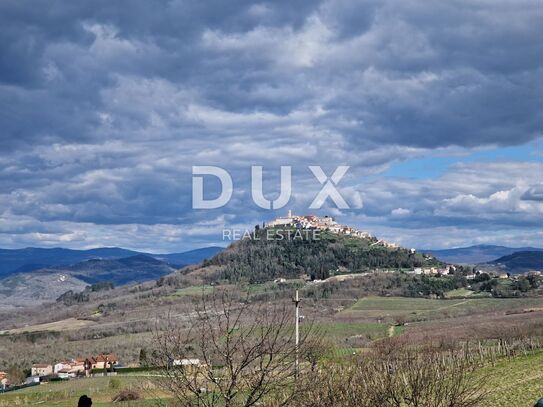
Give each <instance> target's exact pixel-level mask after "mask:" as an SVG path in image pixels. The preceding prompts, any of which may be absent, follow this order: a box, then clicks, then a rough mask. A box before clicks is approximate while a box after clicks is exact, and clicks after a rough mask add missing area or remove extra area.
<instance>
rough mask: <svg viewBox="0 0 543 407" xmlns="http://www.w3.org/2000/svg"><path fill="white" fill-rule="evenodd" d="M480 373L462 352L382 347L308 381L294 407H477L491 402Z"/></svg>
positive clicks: (322, 372)
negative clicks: (485, 401) (485, 400)
mask: <svg viewBox="0 0 543 407" xmlns="http://www.w3.org/2000/svg"><path fill="white" fill-rule="evenodd" d="M476 367H477V365H476V364H475V363H474V362H472V360H471V359H470V358H468V357H467V356H466V354H465V353H462V352H448V353H447V352H445V353H443V352H438V351H436V350H432V349H429V348H422V349H421V348H410V347H406V346H399V347H396V348H394V349H384V346H382V347H381V348H380V349H377V350H374V351H373V352H371V353H370V354H367V355H364V356H363V357H360V358H356V359H352V360H350V361H349V363H344V364H331V365H329V366H326V369H325V370H323V371H320V372H315V373H313V374H309V375H307V376H305V378H304V379H305V380H306V381H307V382H308V383H307V386H304V389H305V391H304V392H303V393H301V394H300V395H299V397H298V398H296V399H295V403H293V404H292V405H293V406H300V407H301V406H304V407H328V406H330V407H332V406H333V407H350V406H359V407H370V406H382V407H387V406H390V407H393V406H395V407H399V406H412V407H427V406H432V407H475V406H479V405H481V404H482V403H483V401H484V399H485V397H486V391H485V390H484V389H485V382H486V381H485V378H484V377H482V376H481V375H478V374H475V373H474V371H475V369H476Z"/></svg>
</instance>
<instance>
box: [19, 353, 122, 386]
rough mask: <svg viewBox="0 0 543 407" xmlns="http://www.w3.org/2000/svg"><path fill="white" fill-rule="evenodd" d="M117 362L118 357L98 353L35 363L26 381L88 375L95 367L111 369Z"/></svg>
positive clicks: (32, 381) (33, 381) (34, 381)
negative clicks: (53, 361)
mask: <svg viewBox="0 0 543 407" xmlns="http://www.w3.org/2000/svg"><path fill="white" fill-rule="evenodd" d="M118 364H119V358H118V357H117V356H115V355H112V354H100V355H98V356H89V357H84V358H77V359H69V360H65V361H61V362H57V363H55V364H54V365H52V364H47V363H37V364H33V365H32V369H31V373H30V377H28V378H27V379H26V382H27V383H39V382H40V381H42V379H43V378H50V377H58V378H60V379H69V378H74V377H77V376H83V375H85V376H89V375H90V374H91V372H92V371H93V370H95V369H108V370H109V369H111V370H112V369H113V367H115V366H117V365H118Z"/></svg>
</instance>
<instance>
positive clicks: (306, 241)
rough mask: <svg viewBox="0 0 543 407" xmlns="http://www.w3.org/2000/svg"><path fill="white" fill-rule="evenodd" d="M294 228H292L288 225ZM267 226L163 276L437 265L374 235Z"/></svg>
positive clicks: (251, 276)
mask: <svg viewBox="0 0 543 407" xmlns="http://www.w3.org/2000/svg"><path fill="white" fill-rule="evenodd" d="M293 230H295V229H293ZM267 232H268V229H260V230H255V232H254V233H255V235H254V237H255V238H253V239H242V240H239V241H236V242H234V243H232V244H231V245H230V246H229V247H228V248H227V249H226V250H224V251H222V252H220V253H218V254H216V255H215V256H213V257H211V258H210V259H208V260H205V261H204V262H203V263H202V267H199V268H189V269H184V270H181V272H179V273H176V275H174V276H169V277H168V278H167V279H166V280H167V282H170V283H172V284H175V280H176V279H178V280H179V279H181V280H182V279H183V276H186V275H190V276H192V277H194V278H198V279H203V280H204V281H206V282H218V281H229V282H239V281H247V282H250V283H260V282H264V281H269V280H274V279H276V278H298V277H300V276H301V275H307V276H308V277H309V278H311V279H317V280H319V279H326V278H328V277H330V276H333V275H337V274H348V273H363V272H367V271H371V270H375V269H405V268H413V267H432V266H439V265H442V263H441V262H439V261H438V260H436V259H435V258H433V257H431V256H425V255H424V254H420V253H412V252H411V251H410V250H408V249H404V248H399V247H398V248H393V247H385V246H383V245H380V244H379V240H378V239H376V238H375V237H354V236H349V235H344V234H336V233H332V232H322V233H321V234H320V238H319V239H318V240H315V239H311V238H307V237H303V238H301V239H277V240H273V239H272V240H270V239H268V238H267Z"/></svg>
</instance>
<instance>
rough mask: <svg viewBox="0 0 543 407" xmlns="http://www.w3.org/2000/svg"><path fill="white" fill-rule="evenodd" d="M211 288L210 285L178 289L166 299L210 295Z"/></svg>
mask: <svg viewBox="0 0 543 407" xmlns="http://www.w3.org/2000/svg"><path fill="white" fill-rule="evenodd" d="M213 288H214V287H213V286H211V285H199V286H193V287H185V288H179V289H178V290H176V291H175V292H174V293H172V294H170V295H169V296H168V297H167V298H178V297H186V296H192V297H198V296H201V295H202V294H210V293H211V292H212V291H213Z"/></svg>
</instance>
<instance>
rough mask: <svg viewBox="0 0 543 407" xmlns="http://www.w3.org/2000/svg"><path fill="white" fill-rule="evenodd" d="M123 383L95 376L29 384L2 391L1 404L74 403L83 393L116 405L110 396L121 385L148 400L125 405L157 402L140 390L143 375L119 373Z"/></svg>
mask: <svg viewBox="0 0 543 407" xmlns="http://www.w3.org/2000/svg"><path fill="white" fill-rule="evenodd" d="M116 379H118V380H119V381H120V383H121V386H120V388H118V389H112V388H110V378H107V377H96V378H88V379H78V380H71V381H66V382H55V383H47V384H43V385H40V386H35V387H29V388H26V389H23V390H18V391H14V392H10V393H6V394H3V395H0V407H12V406H30V405H39V406H40V407H52V406H56V407H68V406H69V407H73V406H76V405H77V401H78V399H79V397H80V396H81V395H83V394H86V395H88V396H89V397H90V398H92V401H93V403H92V405H93V407H95V406H96V407H102V406H114V405H119V403H112V402H111V400H112V399H113V397H114V396H115V395H117V394H118V393H119V392H120V391H121V390H122V389H133V390H136V391H138V393H140V394H141V395H142V396H143V397H144V398H146V399H147V400H140V401H137V402H126V403H122V405H123V406H126V407H136V406H138V407H140V406H151V405H154V404H153V401H152V397H153V396H154V394H146V393H147V392H146V391H145V390H141V389H142V388H143V386H145V384H146V382H148V381H147V380H146V379H145V378H141V377H122V376H116Z"/></svg>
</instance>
